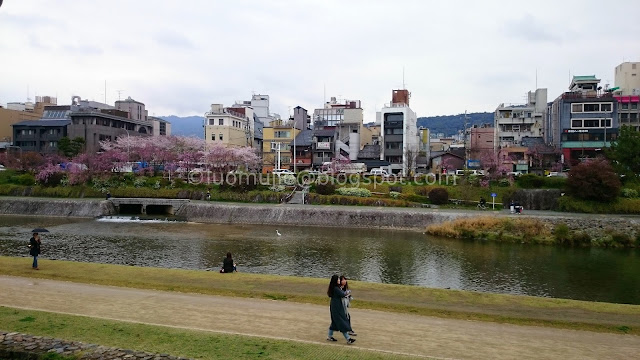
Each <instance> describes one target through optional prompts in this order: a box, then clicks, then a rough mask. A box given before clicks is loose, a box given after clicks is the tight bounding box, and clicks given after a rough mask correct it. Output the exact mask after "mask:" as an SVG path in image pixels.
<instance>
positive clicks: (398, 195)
mask: <svg viewBox="0 0 640 360" xmlns="http://www.w3.org/2000/svg"><path fill="white" fill-rule="evenodd" d="M400 195H401V193H399V192H397V191H390V192H389V196H391V198H392V199H397V198H399V197H400Z"/></svg>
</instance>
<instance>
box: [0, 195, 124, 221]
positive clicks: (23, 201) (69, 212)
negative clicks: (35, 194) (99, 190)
mask: <svg viewBox="0 0 640 360" xmlns="http://www.w3.org/2000/svg"><path fill="white" fill-rule="evenodd" d="M0 214H3V215H41V216H65V217H97V216H104V215H113V214H115V209H114V207H113V205H112V204H111V202H109V201H102V200H97V199H95V200H93V199H91V200H89V199H42V198H28V197H25V198H7V197H2V198H0Z"/></svg>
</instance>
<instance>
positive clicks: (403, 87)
mask: <svg viewBox="0 0 640 360" xmlns="http://www.w3.org/2000/svg"><path fill="white" fill-rule="evenodd" d="M404 89H406V87H405V86H404V66H403V67H402V90H404Z"/></svg>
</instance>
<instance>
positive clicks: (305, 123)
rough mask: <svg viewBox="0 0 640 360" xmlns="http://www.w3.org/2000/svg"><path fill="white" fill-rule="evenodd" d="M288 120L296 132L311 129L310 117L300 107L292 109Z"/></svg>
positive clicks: (305, 110)
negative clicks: (291, 122)
mask: <svg viewBox="0 0 640 360" xmlns="http://www.w3.org/2000/svg"><path fill="white" fill-rule="evenodd" d="M289 120H292V121H293V126H294V127H295V128H296V129H298V130H306V129H310V128H311V116H309V114H308V113H307V109H305V108H303V107H301V106H296V107H295V108H293V115H292V117H291V118H290V119H289Z"/></svg>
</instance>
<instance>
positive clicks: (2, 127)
mask: <svg viewBox="0 0 640 360" xmlns="http://www.w3.org/2000/svg"><path fill="white" fill-rule="evenodd" d="M56 103H57V99H56V98H55V97H51V96H36V103H35V104H34V103H32V102H29V101H27V102H25V103H18V102H11V103H8V104H7V106H6V108H5V107H2V106H0V142H7V143H11V142H13V128H12V126H13V125H14V124H17V123H19V122H22V121H26V120H39V119H40V118H41V117H42V114H43V113H44V108H45V106H49V105H55V104H56Z"/></svg>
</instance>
